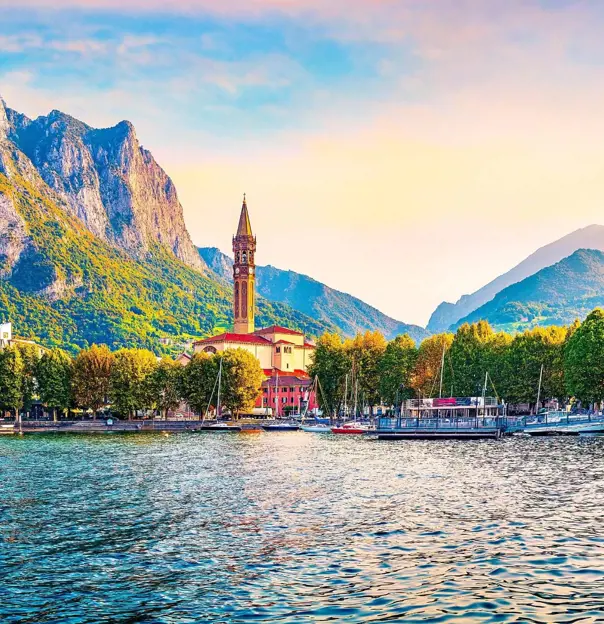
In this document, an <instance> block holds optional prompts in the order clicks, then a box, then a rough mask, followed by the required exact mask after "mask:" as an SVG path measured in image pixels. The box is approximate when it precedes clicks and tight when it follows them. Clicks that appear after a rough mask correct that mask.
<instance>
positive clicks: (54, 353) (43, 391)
mask: <svg viewBox="0 0 604 624" xmlns="http://www.w3.org/2000/svg"><path fill="white" fill-rule="evenodd" d="M72 375H73V361H72V359H71V358H70V357H69V355H67V353H65V351H61V349H52V350H51V351H47V352H46V353H44V354H43V355H42V357H41V358H40V360H39V361H38V363H37V366H36V379H37V381H38V393H39V395H40V400H41V401H42V403H43V404H44V405H45V406H46V407H47V408H49V409H51V410H52V412H53V416H54V418H55V419H56V414H57V410H63V411H65V410H67V409H68V408H69V406H70V404H71V382H72Z"/></svg>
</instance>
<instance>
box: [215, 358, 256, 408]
mask: <svg viewBox="0 0 604 624" xmlns="http://www.w3.org/2000/svg"><path fill="white" fill-rule="evenodd" d="M216 357H217V358H222V383H221V389H222V390H221V403H222V404H223V405H224V406H225V407H226V408H227V409H228V410H229V411H230V412H231V414H232V415H233V416H234V417H235V418H238V416H239V414H240V413H241V412H245V411H248V410H251V409H252V408H253V407H254V403H255V402H256V399H257V398H258V395H259V394H260V390H261V387H262V382H263V380H264V372H263V370H262V368H260V363H259V362H258V360H257V359H256V357H255V356H254V355H253V354H252V353H250V352H249V351H246V350H245V349H227V350H226V351H223V352H222V353H219V354H217V356H216Z"/></svg>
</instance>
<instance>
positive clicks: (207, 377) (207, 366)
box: [180, 352, 219, 416]
mask: <svg viewBox="0 0 604 624" xmlns="http://www.w3.org/2000/svg"><path fill="white" fill-rule="evenodd" d="M218 363H219V361H218V358H217V357H215V356H212V355H209V354H208V353H203V352H202V353H195V354H194V355H193V357H192V358H191V361H190V362H189V363H188V364H187V365H186V366H185V367H184V368H183V370H182V373H181V377H180V394H181V395H182V397H183V399H184V400H185V401H186V402H187V403H188V404H189V405H190V407H191V409H192V410H193V411H195V412H198V413H199V414H201V415H202V416H204V415H205V413H206V411H207V410H208V408H209V407H216V389H215V386H216V379H217V377H218ZM212 391H213V398H212ZM210 401H213V404H212V405H210Z"/></svg>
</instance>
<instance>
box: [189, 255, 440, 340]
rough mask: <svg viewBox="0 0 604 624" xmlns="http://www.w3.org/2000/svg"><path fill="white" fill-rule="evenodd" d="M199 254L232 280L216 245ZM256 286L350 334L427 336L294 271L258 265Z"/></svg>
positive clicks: (230, 262) (230, 265)
mask: <svg viewBox="0 0 604 624" xmlns="http://www.w3.org/2000/svg"><path fill="white" fill-rule="evenodd" d="M199 253H200V255H201V257H202V258H203V260H204V262H205V263H206V264H207V265H208V266H209V267H210V268H211V269H212V270H213V271H214V272H215V273H216V274H217V275H218V276H219V277H220V278H222V279H223V280H224V281H225V282H227V283H230V282H231V281H232V271H233V260H232V259H231V258H230V257H229V256H227V255H226V254H224V253H222V252H221V251H220V250H219V249H218V248H216V247H201V248H199ZM256 287H257V289H258V292H259V293H260V294H261V295H262V296H263V297H266V298H267V299H269V300H271V301H275V302H281V303H286V304H287V305H289V306H291V307H292V308H294V309H295V310H298V311H299V312H302V313H304V314H306V315H308V316H311V317H312V318H316V319H317V320H320V321H322V322H325V323H330V324H333V325H335V326H336V327H338V328H339V329H340V330H341V331H342V332H343V333H344V334H345V335H347V336H354V335H355V334H357V333H358V332H364V331H367V330H371V331H374V330H378V331H381V332H382V333H383V334H384V335H385V336H386V338H388V339H392V338H394V337H395V336H398V335H400V334H409V335H410V336H411V338H413V339H414V340H415V341H416V342H421V340H423V339H424V338H425V337H426V336H428V332H427V331H426V330H425V329H423V328H422V327H419V326H418V325H409V324H407V323H403V322H401V321H397V320H395V319H393V318H390V317H389V316H386V315H385V314H383V313H382V312H380V311H379V310H377V309H376V308H374V307H373V306H370V305H369V304H367V303H364V302H363V301H361V300H360V299H358V298H356V297H353V296H352V295H349V294H346V293H343V292H341V291H338V290H335V289H333V288H330V287H329V286H326V285H325V284H322V283H321V282H318V281H317V280H315V279H313V278H312V277H309V276H307V275H302V274H300V273H296V272H294V271H285V270H282V269H277V268H275V267H273V266H257V267H256Z"/></svg>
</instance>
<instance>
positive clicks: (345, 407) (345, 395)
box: [344, 373, 348, 420]
mask: <svg viewBox="0 0 604 624" xmlns="http://www.w3.org/2000/svg"><path fill="white" fill-rule="evenodd" d="M344 384H345V385H344V420H346V412H347V411H348V373H346V381H345V382H344Z"/></svg>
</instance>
